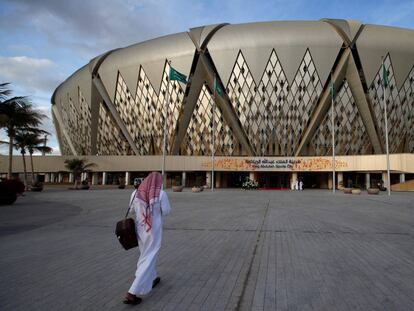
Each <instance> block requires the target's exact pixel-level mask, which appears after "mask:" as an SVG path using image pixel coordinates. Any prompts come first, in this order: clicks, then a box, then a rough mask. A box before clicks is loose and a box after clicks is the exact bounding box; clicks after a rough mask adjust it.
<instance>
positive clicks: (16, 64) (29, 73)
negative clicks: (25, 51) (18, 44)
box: [0, 56, 62, 93]
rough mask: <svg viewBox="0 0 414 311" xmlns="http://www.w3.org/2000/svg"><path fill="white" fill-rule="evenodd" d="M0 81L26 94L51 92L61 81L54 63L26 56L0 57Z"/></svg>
mask: <svg viewBox="0 0 414 311" xmlns="http://www.w3.org/2000/svg"><path fill="white" fill-rule="evenodd" d="M0 68H1V71H0V81H5V82H11V83H12V84H13V85H17V86H19V87H20V88H24V89H25V90H27V92H28V93H36V92H39V91H40V92H51V90H53V89H54V88H55V87H56V86H57V85H58V84H59V81H60V80H61V79H62V75H59V74H57V71H58V70H57V69H58V68H57V66H56V64H55V63H54V62H52V61H51V60H49V59H45V58H31V57H27V56H14V57H3V56H0Z"/></svg>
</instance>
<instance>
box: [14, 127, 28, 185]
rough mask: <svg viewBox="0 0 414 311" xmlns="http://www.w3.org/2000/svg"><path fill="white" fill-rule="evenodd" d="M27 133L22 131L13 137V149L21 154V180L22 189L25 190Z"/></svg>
mask: <svg viewBox="0 0 414 311" xmlns="http://www.w3.org/2000/svg"><path fill="white" fill-rule="evenodd" d="M27 136H28V133H27V132H23V131H19V132H17V133H16V136H15V137H14V141H15V144H14V147H15V148H16V149H17V150H20V153H21V154H22V160H23V171H24V179H23V183H24V187H25V189H27V169H26V157H25V154H26V148H27V139H28V137H27Z"/></svg>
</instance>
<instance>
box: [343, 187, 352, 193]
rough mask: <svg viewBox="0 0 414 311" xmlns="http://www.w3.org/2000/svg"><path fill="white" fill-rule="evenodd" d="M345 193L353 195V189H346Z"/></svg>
mask: <svg viewBox="0 0 414 311" xmlns="http://www.w3.org/2000/svg"><path fill="white" fill-rule="evenodd" d="M343 191H344V193H346V194H351V193H352V189H351V188H344V190H343Z"/></svg>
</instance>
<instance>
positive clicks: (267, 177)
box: [257, 173, 290, 189]
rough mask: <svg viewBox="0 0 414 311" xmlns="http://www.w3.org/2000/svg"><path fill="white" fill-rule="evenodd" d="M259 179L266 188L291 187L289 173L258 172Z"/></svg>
mask: <svg viewBox="0 0 414 311" xmlns="http://www.w3.org/2000/svg"><path fill="white" fill-rule="evenodd" d="M257 181H258V182H259V187H261V188H265V189H290V186H289V185H290V174H289V173H258V176H257Z"/></svg>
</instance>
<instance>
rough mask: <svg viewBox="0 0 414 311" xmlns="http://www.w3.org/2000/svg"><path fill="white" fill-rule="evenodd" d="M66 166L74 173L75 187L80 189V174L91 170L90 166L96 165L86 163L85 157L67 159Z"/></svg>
mask: <svg viewBox="0 0 414 311" xmlns="http://www.w3.org/2000/svg"><path fill="white" fill-rule="evenodd" d="M65 166H66V168H67V169H68V170H69V171H70V172H71V173H72V174H73V177H74V179H75V184H74V186H75V189H78V175H79V174H80V173H83V172H89V171H90V168H92V167H94V166H96V164H95V163H86V160H85V159H78V158H73V159H67V160H65Z"/></svg>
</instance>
